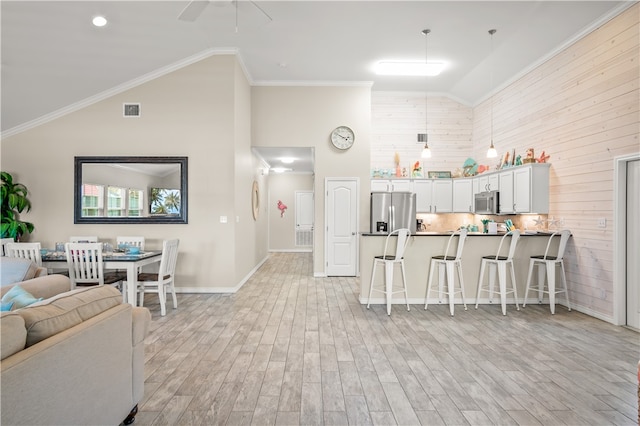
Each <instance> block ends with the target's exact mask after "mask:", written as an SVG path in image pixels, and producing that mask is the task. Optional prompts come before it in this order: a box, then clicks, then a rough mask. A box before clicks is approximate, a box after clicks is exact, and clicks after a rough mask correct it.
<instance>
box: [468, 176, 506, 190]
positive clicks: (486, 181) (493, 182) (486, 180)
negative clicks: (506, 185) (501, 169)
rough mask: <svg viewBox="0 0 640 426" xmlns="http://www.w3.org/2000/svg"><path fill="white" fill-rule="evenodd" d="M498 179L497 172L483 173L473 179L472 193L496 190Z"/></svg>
mask: <svg viewBox="0 0 640 426" xmlns="http://www.w3.org/2000/svg"><path fill="white" fill-rule="evenodd" d="M499 189H500V181H499V178H498V174H497V173H492V174H484V175H480V176H478V177H475V178H474V179H473V193H474V194H478V193H480V192H486V191H498V190H499Z"/></svg>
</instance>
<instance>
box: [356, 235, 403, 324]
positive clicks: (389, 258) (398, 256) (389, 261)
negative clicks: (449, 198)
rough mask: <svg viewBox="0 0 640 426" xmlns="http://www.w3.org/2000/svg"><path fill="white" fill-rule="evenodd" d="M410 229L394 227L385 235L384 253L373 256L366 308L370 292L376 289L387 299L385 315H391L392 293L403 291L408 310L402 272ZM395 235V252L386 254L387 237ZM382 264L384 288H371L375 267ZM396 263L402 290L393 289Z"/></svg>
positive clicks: (387, 246)
mask: <svg viewBox="0 0 640 426" xmlns="http://www.w3.org/2000/svg"><path fill="white" fill-rule="evenodd" d="M410 232H411V231H410V230H409V229H406V228H401V229H396V230H395V231H393V232H391V233H390V234H389V235H387V238H386V240H385V243H384V254H383V255H382V256H376V257H374V258H373V271H372V272H371V283H370V284H369V300H368V301H367V309H369V305H370V304H371V293H372V292H373V291H378V292H381V293H384V294H385V297H386V299H387V315H391V299H392V298H393V294H394V293H404V299H405V301H406V303H407V311H408V310H409V297H408V296H407V279H406V275H405V272H404V252H405V249H406V248H407V244H408V243H409V235H410ZM394 235H397V236H398V238H397V240H396V251H395V254H392V255H391V254H387V253H388V249H389V239H390V238H391V237H392V236H394ZM378 265H383V266H384V289H379V288H373V283H374V280H375V277H376V267H377V266H378ZM396 265H400V270H401V271H402V290H395V291H394V290H393V274H394V268H395V266H396Z"/></svg>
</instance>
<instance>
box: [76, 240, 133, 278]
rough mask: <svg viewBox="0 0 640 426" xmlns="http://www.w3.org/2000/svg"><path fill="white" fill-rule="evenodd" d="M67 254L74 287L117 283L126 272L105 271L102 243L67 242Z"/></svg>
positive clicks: (124, 276)
mask: <svg viewBox="0 0 640 426" xmlns="http://www.w3.org/2000/svg"><path fill="white" fill-rule="evenodd" d="M64 247H65V254H66V256H67V267H68V268H69V279H70V280H71V286H72V288H76V286H78V285H105V284H109V285H116V286H117V284H118V283H119V282H121V281H124V280H126V279H127V274H126V272H124V273H123V272H109V273H106V274H105V272H104V264H103V260H102V243H66V244H65V246H64Z"/></svg>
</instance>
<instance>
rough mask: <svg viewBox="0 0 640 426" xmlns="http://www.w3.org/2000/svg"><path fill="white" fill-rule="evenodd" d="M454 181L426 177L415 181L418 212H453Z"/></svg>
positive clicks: (414, 189)
mask: <svg viewBox="0 0 640 426" xmlns="http://www.w3.org/2000/svg"><path fill="white" fill-rule="evenodd" d="M452 182H453V181H452V180H451V179H425V180H415V181H414V182H413V191H414V192H415V193H416V212H417V213H451V212H452V211H453V183H452Z"/></svg>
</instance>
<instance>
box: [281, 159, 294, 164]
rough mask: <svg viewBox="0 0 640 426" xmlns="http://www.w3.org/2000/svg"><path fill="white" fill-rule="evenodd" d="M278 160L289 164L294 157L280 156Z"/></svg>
mask: <svg viewBox="0 0 640 426" xmlns="http://www.w3.org/2000/svg"><path fill="white" fill-rule="evenodd" d="M280 161H281V162H282V163H283V164H291V163H293V162H294V161H295V158H291V157H282V158H281V159H280Z"/></svg>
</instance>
